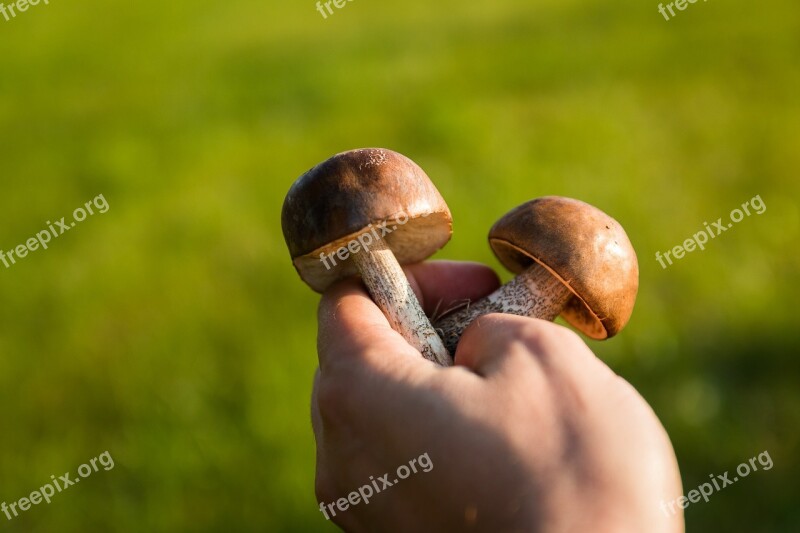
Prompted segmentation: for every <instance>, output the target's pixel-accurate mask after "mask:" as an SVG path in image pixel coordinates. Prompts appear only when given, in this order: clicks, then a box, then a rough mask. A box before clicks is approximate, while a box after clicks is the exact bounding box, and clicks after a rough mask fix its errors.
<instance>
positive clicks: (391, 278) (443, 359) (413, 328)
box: [351, 239, 453, 366]
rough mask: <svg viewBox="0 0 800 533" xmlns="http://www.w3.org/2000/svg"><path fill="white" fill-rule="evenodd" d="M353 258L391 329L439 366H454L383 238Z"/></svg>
mask: <svg viewBox="0 0 800 533" xmlns="http://www.w3.org/2000/svg"><path fill="white" fill-rule="evenodd" d="M351 257H352V259H353V260H354V261H355V262H356V266H357V267H358V270H359V272H360V273H361V278H362V279H363V280H364V284H365V285H366V286H367V290H368V291H369V293H370V295H371V296H372V299H373V300H374V301H375V304H377V306H378V307H380V309H381V311H383V314H384V315H386V318H388V319H389V324H391V326H392V329H394V330H395V331H397V332H398V333H400V334H401V335H402V336H403V338H404V339H406V340H407V341H408V343H409V344H410V345H411V346H413V347H414V348H416V349H417V350H419V351H420V353H422V356H423V357H424V358H425V359H427V360H429V361H433V362H434V363H436V364H438V365H440V366H452V365H453V358H452V357H450V354H449V353H447V350H446V349H445V347H444V344H443V343H442V339H440V338H439V335H438V334H437V333H436V330H434V329H433V326H432V325H431V322H430V320H428V316H427V315H426V314H425V311H423V310H422V306H420V304H419V300H417V296H416V295H415V294H414V290H413V289H412V288H411V285H409V283H408V278H406V275H405V272H403V269H402V268H401V267H400V263H398V262H397V259H396V258H395V256H394V253H393V252H392V250H391V249H390V248H389V247H388V246H387V245H386V243H385V242H384V241H383V239H378V241H377V243H376V244H373V245H372V246H371V248H370V249H369V250H368V251H367V250H361V251H360V252H359V253H356V254H353V255H352V256H351Z"/></svg>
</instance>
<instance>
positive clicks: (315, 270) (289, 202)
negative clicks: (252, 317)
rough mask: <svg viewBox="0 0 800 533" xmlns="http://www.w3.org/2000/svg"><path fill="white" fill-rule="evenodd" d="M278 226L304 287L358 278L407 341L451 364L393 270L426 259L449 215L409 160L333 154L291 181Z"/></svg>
mask: <svg viewBox="0 0 800 533" xmlns="http://www.w3.org/2000/svg"><path fill="white" fill-rule="evenodd" d="M281 222H282V226H283V235H284V238H285V240H286V245H287V246H288V248H289V252H290V254H291V256H292V261H293V263H294V266H295V268H296V270H297V272H298V274H300V278H301V279H302V280H303V281H304V282H306V284H308V285H309V286H310V287H311V288H312V289H314V290H315V291H317V292H323V291H324V290H325V289H327V288H328V287H329V286H330V285H331V284H332V283H334V282H335V281H337V280H339V279H342V278H344V277H347V276H351V275H354V274H360V275H361V278H362V279H363V280H364V284H365V285H366V287H367V290H368V291H369V293H370V295H371V296H372V299H373V300H374V301H375V303H376V304H377V305H378V307H380V308H381V310H382V311H383V313H384V314H385V315H386V317H387V318H388V319H389V323H390V324H391V325H392V327H393V328H394V329H395V330H396V331H398V332H399V333H400V334H401V335H402V336H403V337H404V338H405V339H406V340H407V341H408V342H409V344H411V345H412V346H414V347H415V348H416V349H417V350H419V351H420V352H421V353H422V355H423V356H424V357H425V358H426V359H428V360H430V361H433V362H435V363H437V364H439V365H442V366H447V365H451V364H452V359H451V357H450V355H449V354H448V353H447V350H446V349H445V348H444V345H443V344H442V341H441V339H440V338H439V336H438V335H437V334H436V331H435V330H434V329H433V326H431V323H430V321H429V320H428V317H427V316H426V315H425V312H424V311H423V310H422V307H421V306H420V304H419V301H418V300H417V297H416V296H415V295H414V291H413V290H412V289H411V286H410V285H409V283H408V279H407V278H406V276H405V273H404V272H403V270H402V268H401V266H400V265H403V264H411V263H417V262H420V261H423V260H425V259H427V258H428V257H430V256H431V255H432V254H433V253H434V252H436V251H437V250H438V249H440V248H441V247H442V246H444V245H445V243H447V241H448V240H450V236H451V235H452V217H451V216H450V210H449V209H448V207H447V204H446V203H445V201H444V199H443V198H442V196H441V195H440V194H439V191H437V190H436V187H434V185H433V183H431V181H430V179H429V178H428V176H427V175H426V174H425V172H424V171H423V170H422V169H421V168H420V167H419V166H418V165H417V164H416V163H414V162H413V161H411V160H410V159H408V158H407V157H405V156H403V155H401V154H398V153H397V152H393V151H391V150H386V149H381V148H365V149H360V150H351V151H348V152H343V153H340V154H337V155H335V156H333V157H331V158H330V159H328V160H326V161H324V162H322V163H320V164H319V165H317V166H315V167H314V168H312V169H311V170H309V171H308V172H306V173H305V174H303V175H302V176H300V178H298V179H297V181H295V183H294V184H293V185H292V187H291V188H290V189H289V192H288V194H287V195H286V199H285V200H284V203H283V213H282V216H281Z"/></svg>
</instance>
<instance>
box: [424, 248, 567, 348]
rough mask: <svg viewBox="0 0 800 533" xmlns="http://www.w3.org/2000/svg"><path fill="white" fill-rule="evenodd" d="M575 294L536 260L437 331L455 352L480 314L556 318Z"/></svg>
mask: <svg viewBox="0 0 800 533" xmlns="http://www.w3.org/2000/svg"><path fill="white" fill-rule="evenodd" d="M571 295H572V293H571V292H570V291H569V289H567V287H566V286H565V285H564V284H563V283H561V281H560V280H558V279H557V278H556V277H555V276H553V274H552V273H551V272H550V271H549V270H547V269H546V268H544V267H543V266H541V265H540V264H539V263H534V264H533V265H532V266H530V267H528V268H527V269H526V270H525V271H524V272H522V273H521V274H519V275H518V276H517V277H515V278H514V279H513V280H511V281H509V282H508V283H506V284H505V285H503V286H502V287H500V288H499V289H497V290H496V291H494V292H493V293H492V294H490V295H489V296H487V297H486V298H483V299H481V300H479V301H478V302H477V303H475V304H474V305H469V304H468V305H467V307H466V308H464V309H462V310H460V311H458V312H455V313H453V314H451V315H448V316H446V317H444V318H443V319H442V320H440V321H438V322H437V323H436V330H437V331H439V332H440V333H441V335H442V339H444V344H445V347H446V348H447V350H448V351H449V352H450V353H451V354H454V355H455V353H456V346H458V341H459V339H460V338H461V334H462V333H464V330H465V329H467V326H469V325H470V324H471V323H472V322H473V321H474V320H475V319H477V318H478V317H481V316H483V315H488V314H489V313H506V314H511V315H519V316H528V317H532V318H541V319H543V320H550V321H552V320H555V318H556V317H557V316H558V315H559V314H560V313H561V311H562V310H563V309H564V306H565V305H566V304H567V301H568V300H569V297H570V296H571Z"/></svg>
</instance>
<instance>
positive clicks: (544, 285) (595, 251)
mask: <svg viewBox="0 0 800 533" xmlns="http://www.w3.org/2000/svg"><path fill="white" fill-rule="evenodd" d="M489 243H490V245H491V247H492V250H493V251H494V253H495V255H496V256H497V258H498V259H499V260H500V262H501V263H503V265H504V266H505V267H506V268H508V269H509V270H511V271H512V272H514V273H516V274H518V275H517V277H515V278H514V279H513V280H512V281H510V282H508V283H507V284H505V285H503V286H502V287H500V288H499V289H497V290H496V291H495V292H493V293H492V294H490V295H489V296H487V297H486V298H483V299H482V300H479V301H478V302H477V303H475V304H473V305H468V306H467V307H466V308H465V309H462V310H460V311H457V312H455V313H453V314H450V315H448V316H446V317H444V318H443V319H442V320H440V321H439V322H437V324H436V329H437V330H438V331H439V332H441V334H442V338H443V339H444V343H445V346H446V347H447V348H448V350H449V351H450V353H452V354H454V355H455V350H456V346H457V345H458V340H459V339H460V338H461V334H462V333H463V332H464V330H465V329H466V328H467V326H469V325H470V324H471V323H472V321H473V320H475V319H476V318H478V317H480V316H482V315H485V314H488V313H509V314H514V315H521V316H529V317H535V318H542V319H545V320H555V318H556V317H557V316H558V315H559V314H560V315H561V316H562V317H563V318H564V319H565V320H566V321H567V322H569V323H570V324H572V325H573V326H574V327H575V328H577V329H578V330H580V331H581V332H583V333H584V334H586V335H587V336H589V337H591V338H593V339H606V338H609V337H612V336H614V335H616V334H617V333H618V332H619V331H620V330H621V329H622V328H623V327H624V326H625V324H626V323H627V322H628V319H629V318H630V316H631V312H632V311H633V304H634V302H635V300H636V293H637V291H638V288H639V265H638V263H637V261H636V252H634V250H633V246H632V245H631V242H630V240H629V239H628V236H627V235H626V234H625V230H624V229H622V226H620V224H619V223H618V222H617V221H616V220H614V219H613V218H611V217H610V216H608V215H607V214H605V213H604V212H602V211H600V210H599V209H597V208H596V207H593V206H591V205H589V204H586V203H584V202H581V201H578V200H573V199H570V198H562V197H558V196H548V197H544V198H539V199H536V200H532V201H530V202H527V203H525V204H523V205H521V206H519V207H517V208H515V209H513V210H512V211H510V212H509V213H508V214H506V215H505V216H504V217H503V218H501V219H500V220H499V221H498V222H497V223H496V224H495V225H494V226H493V227H492V229H491V230H490V232H489Z"/></svg>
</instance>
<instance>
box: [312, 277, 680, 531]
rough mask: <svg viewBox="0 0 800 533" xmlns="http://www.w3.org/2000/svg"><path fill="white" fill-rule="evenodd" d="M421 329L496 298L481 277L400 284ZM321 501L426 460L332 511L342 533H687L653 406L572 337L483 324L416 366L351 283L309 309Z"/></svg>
mask: <svg viewBox="0 0 800 533" xmlns="http://www.w3.org/2000/svg"><path fill="white" fill-rule="evenodd" d="M406 272H407V274H408V276H409V279H410V281H411V283H412V286H413V287H414V288H415V291H416V292H417V295H418V297H419V298H420V301H421V302H422V303H423V306H424V307H425V309H426V312H428V313H429V314H430V313H432V312H433V310H434V309H435V308H436V306H437V304H440V305H442V306H443V308H447V307H448V305H449V304H450V303H452V302H456V301H459V300H463V299H465V298H469V299H477V298H480V297H482V296H485V295H486V294H489V293H490V292H491V291H493V290H494V289H496V288H497V286H498V285H499V284H498V280H497V277H496V275H495V274H494V273H493V272H492V271H491V270H490V269H488V268H486V267H483V266H481V265H475V264H466V263H450V262H432V263H426V264H420V265H414V266H412V267H409V268H408V269H407V270H406ZM318 352H319V363H320V368H319V371H318V372H317V375H316V377H315V383H314V393H313V398H312V422H313V427H314V433H315V435H316V439H317V480H316V493H317V499H318V501H320V502H325V503H332V502H335V501H336V500H338V499H339V498H343V497H344V498H346V497H347V496H348V494H349V493H351V492H352V491H355V490H358V488H359V487H361V486H363V485H366V484H369V483H370V476H374V477H375V479H376V480H377V479H378V478H379V477H380V476H382V475H383V474H385V473H390V476H389V479H390V480H393V479H394V478H396V477H397V476H396V475H395V472H396V469H397V467H398V466H400V465H404V464H408V463H409V462H410V460H411V459H414V458H417V457H419V456H420V455H422V454H424V453H428V455H429V457H430V459H431V462H432V464H433V468H432V469H431V470H430V472H422V471H421V470H420V471H419V472H418V473H416V474H412V475H410V477H408V478H407V479H405V480H402V481H400V482H399V483H397V484H396V485H393V486H392V487H389V488H386V489H384V491H383V492H380V493H378V494H376V495H375V496H373V497H372V498H371V499H370V502H369V504H364V503H363V502H361V503H359V504H357V505H353V506H350V507H349V509H348V510H347V511H344V512H342V511H339V510H337V511H336V516H331V519H332V520H333V521H334V522H335V523H336V524H337V525H339V526H340V527H342V528H343V529H345V530H347V531H355V532H360V531H420V532H424V531H432V532H433V531H526V532H531V531H534V532H562V531H563V532H567V531H601V532H602V531H632V532H633V531H636V532H640V531H648V532H654V533H659V532H665V533H666V532H681V531H683V530H684V521H683V515H682V514H681V512H680V509H679V512H678V513H677V514H676V515H671V514H670V515H669V516H666V515H665V514H664V513H663V511H661V510H660V508H659V503H660V502H661V501H662V500H663V501H670V500H673V499H674V498H675V497H677V496H679V495H681V494H682V489H681V481H680V474H679V471H678V465H677V461H676V459H675V454H674V451H673V449H672V445H671V444H670V441H669V438H668V436H667V434H666V432H665V430H664V428H663V426H662V425H661V423H660V422H659V421H658V419H657V417H656V415H655V414H654V413H653V411H652V409H651V408H650V406H649V405H648V404H647V403H646V402H645V401H644V399H643V398H642V397H641V396H640V395H639V394H638V393H637V392H636V390H635V389H634V388H633V387H632V386H631V385H630V384H629V383H628V382H626V381H625V380H623V379H622V378H620V377H619V376H617V375H616V374H614V372H612V371H611V370H610V369H609V368H608V366H606V365H605V364H604V363H603V362H602V361H600V360H599V359H597V357H595V355H594V354H593V353H592V352H591V350H590V349H589V348H588V347H587V346H586V344H584V342H583V341H582V340H581V339H580V338H579V337H578V336H577V335H576V334H574V333H573V332H572V331H571V330H568V329H566V328H564V327H561V326H558V325H556V324H553V323H550V322H545V321H542V320H537V319H531V318H524V317H518V316H510V315H498V314H491V315H486V316H484V317H481V318H480V319H478V320H477V321H476V322H475V323H473V324H472V325H471V326H470V327H469V328H468V329H467V330H466V331H465V333H464V336H463V337H462V339H461V342H460V344H459V346H458V350H457V352H456V354H455V366H453V367H450V368H441V367H437V366H435V365H434V364H433V363H431V362H429V361H426V360H424V359H422V357H421V356H420V354H419V352H417V351H416V350H414V349H413V348H412V347H411V346H410V345H409V344H408V343H406V341H405V340H404V339H403V338H402V337H401V336H400V335H399V334H398V333H397V332H395V331H394V330H392V329H391V327H390V326H389V324H388V323H387V321H386V318H385V317H384V316H383V314H382V313H381V311H380V310H379V309H378V308H377V307H376V306H375V304H374V303H372V301H371V300H370V299H369V296H368V295H367V293H366V291H365V290H364V289H363V287H362V286H361V285H360V284H359V283H358V282H357V281H354V280H348V281H345V282H342V283H340V284H337V285H336V286H334V287H332V288H331V289H330V290H329V291H327V292H326V293H325V295H324V296H323V298H322V301H321V303H320V308H319V338H318Z"/></svg>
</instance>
